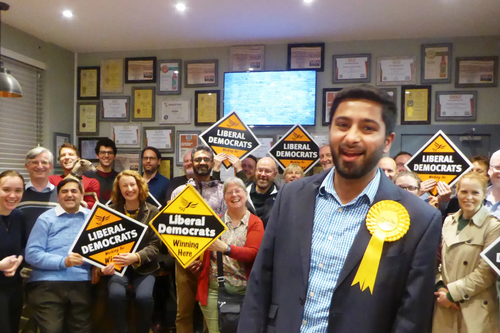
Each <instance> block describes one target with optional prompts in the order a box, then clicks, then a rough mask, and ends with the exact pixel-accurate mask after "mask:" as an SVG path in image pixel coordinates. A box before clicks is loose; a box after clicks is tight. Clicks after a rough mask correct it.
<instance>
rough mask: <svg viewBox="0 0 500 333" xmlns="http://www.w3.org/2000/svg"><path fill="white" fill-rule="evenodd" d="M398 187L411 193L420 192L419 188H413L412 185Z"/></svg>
mask: <svg viewBox="0 0 500 333" xmlns="http://www.w3.org/2000/svg"><path fill="white" fill-rule="evenodd" d="M398 186H399V187H401V188H402V189H403V190H407V191H410V192H415V191H416V190H418V187H417V186H412V185H408V186H404V185H398Z"/></svg>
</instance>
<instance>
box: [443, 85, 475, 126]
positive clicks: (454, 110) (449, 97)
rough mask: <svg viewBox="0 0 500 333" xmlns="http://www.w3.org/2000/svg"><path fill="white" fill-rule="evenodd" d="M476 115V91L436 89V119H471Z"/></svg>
mask: <svg viewBox="0 0 500 333" xmlns="http://www.w3.org/2000/svg"><path fill="white" fill-rule="evenodd" d="M476 117H477V91H474V90H466V91H436V121H448V120H456V121H473V120H476Z"/></svg>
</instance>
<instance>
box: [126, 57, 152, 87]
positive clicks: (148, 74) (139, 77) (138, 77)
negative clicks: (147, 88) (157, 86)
mask: <svg viewBox="0 0 500 333" xmlns="http://www.w3.org/2000/svg"><path fill="white" fill-rule="evenodd" d="M125 83H156V57H138V58H125Z"/></svg>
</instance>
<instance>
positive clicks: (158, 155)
mask: <svg viewBox="0 0 500 333" xmlns="http://www.w3.org/2000/svg"><path fill="white" fill-rule="evenodd" d="M146 150H151V151H152V152H153V153H155V154H156V158H157V159H159V160H161V153H160V151H159V150H158V149H156V148H155V147H149V146H148V147H146V148H144V149H143V150H142V152H141V160H142V158H143V157H144V152H145V151H146Z"/></svg>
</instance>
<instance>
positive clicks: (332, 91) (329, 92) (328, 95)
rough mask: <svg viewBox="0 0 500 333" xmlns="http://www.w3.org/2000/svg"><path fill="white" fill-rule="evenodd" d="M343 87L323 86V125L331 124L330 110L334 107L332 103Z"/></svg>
mask: <svg viewBox="0 0 500 333" xmlns="http://www.w3.org/2000/svg"><path fill="white" fill-rule="evenodd" d="M341 90H342V88H323V104H322V105H323V108H322V112H321V114H322V117H321V119H322V121H321V124H322V125H323V126H330V110H331V108H332V103H333V100H334V99H335V97H336V96H337V94H338V93H339V91H341Z"/></svg>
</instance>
